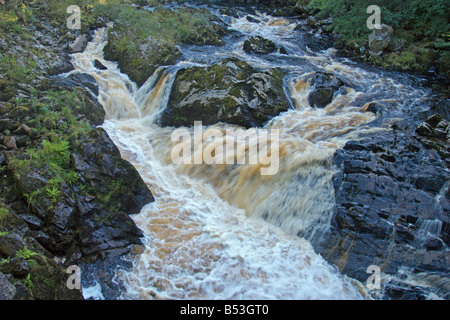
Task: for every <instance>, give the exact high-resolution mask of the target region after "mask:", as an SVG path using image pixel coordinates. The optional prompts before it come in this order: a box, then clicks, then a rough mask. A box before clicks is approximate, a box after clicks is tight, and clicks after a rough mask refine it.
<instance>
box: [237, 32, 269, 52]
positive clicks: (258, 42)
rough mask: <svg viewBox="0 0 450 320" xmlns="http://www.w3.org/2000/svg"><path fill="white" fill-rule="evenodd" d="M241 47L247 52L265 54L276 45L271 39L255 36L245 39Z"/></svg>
mask: <svg viewBox="0 0 450 320" xmlns="http://www.w3.org/2000/svg"><path fill="white" fill-rule="evenodd" d="M243 49H244V51H245V52H247V53H255V54H267V53H271V52H274V51H275V50H276V45H275V43H274V42H273V41H270V40H268V39H264V38H263V37H260V36H256V37H251V38H250V39H248V40H245V41H244V47H243Z"/></svg>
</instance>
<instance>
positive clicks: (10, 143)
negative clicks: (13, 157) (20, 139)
mask: <svg viewBox="0 0 450 320" xmlns="http://www.w3.org/2000/svg"><path fill="white" fill-rule="evenodd" d="M3 144H4V145H5V146H6V147H7V148H8V149H10V150H12V149H17V144H16V139H15V138H14V137H12V136H7V137H4V138H3Z"/></svg>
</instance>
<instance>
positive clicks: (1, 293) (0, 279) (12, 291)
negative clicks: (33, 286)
mask: <svg viewBox="0 0 450 320" xmlns="http://www.w3.org/2000/svg"><path fill="white" fill-rule="evenodd" d="M15 295H16V288H15V287H14V286H13V285H12V284H11V282H9V281H8V278H6V277H5V275H4V274H3V273H2V272H0V300H12V299H13V298H14V297H15Z"/></svg>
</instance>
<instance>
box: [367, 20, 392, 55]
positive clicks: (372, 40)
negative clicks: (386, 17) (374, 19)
mask: <svg viewBox="0 0 450 320" xmlns="http://www.w3.org/2000/svg"><path fill="white" fill-rule="evenodd" d="M393 35H394V29H393V28H392V27H391V26H388V25H385V24H382V25H381V26H380V28H379V29H373V31H372V33H371V34H370V35H369V48H370V50H372V52H375V53H379V52H382V51H383V50H385V49H386V48H387V47H389V45H390V44H391V42H392V37H393Z"/></svg>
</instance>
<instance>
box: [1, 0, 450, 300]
mask: <svg viewBox="0 0 450 320" xmlns="http://www.w3.org/2000/svg"><path fill="white" fill-rule="evenodd" d="M301 2H302V1H300V2H299V4H296V5H293V6H291V7H289V6H286V7H285V8H283V9H273V8H270V7H265V8H264V9H265V10H267V12H268V13H270V14H272V15H275V16H280V17H285V18H288V19H293V20H295V21H297V22H298V25H297V28H296V30H297V31H299V30H300V31H303V32H304V34H305V37H304V38H303V39H305V40H306V42H307V43H305V45H307V46H308V47H309V48H311V49H312V50H316V51H320V50H326V49H329V48H332V47H333V46H336V47H337V49H338V55H344V56H350V57H352V58H354V59H355V60H359V61H364V62H366V63H370V64H372V65H376V66H383V67H392V68H396V65H395V64H390V65H387V64H383V63H381V64H380V63H379V62H380V61H382V62H383V61H384V62H385V61H391V60H392V59H383V57H387V55H391V54H400V55H402V54H403V53H402V52H404V51H401V50H403V49H398V48H397V49H398V50H400V51H397V50H394V49H392V46H391V49H392V50H394V51H393V52H391V51H389V50H391V49H389V48H390V46H389V44H388V46H385V45H384V44H381V47H383V49H382V50H386V52H384V53H382V54H378V55H372V54H370V53H367V55H366V53H365V52H366V51H365V50H361V47H359V46H358V47H355V48H356V49H355V48H353V49H352V46H351V45H350V44H349V43H344V42H342V41H340V39H339V36H338V35H336V34H332V32H331V31H329V28H328V26H330V25H331V24H332V19H331V18H324V19H316V18H314V17H313V15H312V14H311V11H310V10H311V9H309V8H307V7H306V3H303V4H302V3H301ZM139 3H140V4H141V5H142V4H144V5H145V4H146V3H142V2H141V1H139ZM113 5H114V4H111V5H105V6H102V5H96V6H90V5H88V4H86V5H85V6H83V7H82V8H81V9H82V11H83V12H84V13H85V14H86V16H85V19H84V21H85V23H84V24H83V27H82V29H80V30H69V29H67V28H66V27H65V23H66V20H65V17H67V15H66V13H65V9H66V8H67V6H66V3H62V4H58V2H56V1H48V2H46V3H33V4H30V6H29V7H26V9H25V11H24V12H25V13H26V14H25V17H26V18H25V19H23V20H18V19H17V17H16V16H15V13H14V12H13V10H11V9H8V8H2V9H1V11H0V12H1V14H2V16H1V18H2V19H1V24H0V31H1V33H2V37H1V39H0V49H1V52H2V57H1V59H0V74H1V76H2V80H1V81H0V90H1V92H0V101H1V102H0V114H1V120H0V174H1V175H2V180H1V182H0V188H1V189H0V298H3V299H82V298H83V297H82V295H81V293H80V292H79V291H77V290H69V289H68V288H67V286H66V281H67V277H68V274H67V273H66V268H67V267H69V266H71V265H80V266H82V267H83V270H85V271H86V273H87V274H88V278H89V279H88V280H89V281H92V282H93V283H95V282H100V285H101V286H102V292H103V294H104V295H105V297H106V298H117V297H118V294H120V288H119V287H118V285H117V284H115V283H114V281H112V280H113V278H112V277H113V276H112V275H113V274H114V270H115V268H116V267H117V265H118V264H122V265H124V266H126V262H123V260H121V258H122V257H124V255H126V254H128V253H133V252H140V251H141V248H140V244H141V237H142V233H141V231H140V230H139V229H138V228H137V227H136V225H135V224H134V222H133V220H132V219H131V218H130V216H129V215H130V214H134V213H138V212H139V211H140V209H141V208H142V207H143V206H144V205H145V204H147V203H149V202H151V201H153V200H154V198H153V196H152V194H151V192H150V190H149V189H148V187H147V186H146V185H145V183H144V182H143V180H142V179H141V178H140V176H139V174H138V173H137V172H136V170H135V169H134V168H133V167H132V166H131V165H130V164H129V163H128V162H126V161H125V160H123V159H122V158H121V155H120V152H119V151H118V149H117V148H116V146H115V145H114V143H113V142H112V141H111V139H110V138H109V137H108V134H107V133H106V132H105V131H104V130H103V129H102V128H98V127H97V126H99V125H101V124H102V123H103V120H104V116H105V113H104V110H103V109H102V107H101V106H100V105H99V104H98V102H97V101H96V98H95V96H96V94H97V93H98V88H97V85H96V82H95V79H93V77H92V76H89V75H87V74H80V73H72V74H70V75H69V76H66V75H61V74H64V73H68V72H73V71H74V68H73V66H72V64H71V62H70V53H73V52H79V51H82V50H83V49H84V47H85V46H86V43H87V41H88V40H89V39H90V32H91V31H92V30H94V29H96V28H98V27H100V26H106V24H107V23H108V22H110V21H115V24H114V26H113V27H112V28H111V29H110V30H109V40H110V41H109V43H108V45H107V46H106V48H105V54H106V58H107V59H109V60H112V61H117V62H118V64H119V67H120V69H121V71H122V72H124V73H126V74H127V75H128V76H129V77H130V79H131V80H133V81H135V82H136V83H137V84H138V85H142V84H143V83H145V81H146V79H147V78H148V77H149V76H150V75H152V74H153V72H154V71H155V70H156V69H157V68H158V67H161V66H167V65H172V64H175V63H176V61H177V60H178V59H180V57H181V56H182V53H181V51H180V45H211V46H223V45H224V41H223V37H224V36H227V35H229V34H230V33H229V31H228V30H227V26H226V24H225V23H224V22H223V21H221V20H220V19H217V18H216V17H215V16H214V15H212V14H210V13H209V12H208V11H207V10H206V9H199V8H184V7H179V8H178V7H176V8H175V9H174V10H168V9H166V8H162V7H157V8H153V7H152V10H153V11H151V10H150V9H149V8H147V7H146V8H145V9H143V10H136V9H135V8H134V7H130V6H125V5H123V4H120V6H119V4H118V3H117V4H115V5H116V7H114V6H113ZM141 9H142V7H141ZM219 11H220V12H223V13H225V14H226V15H227V16H236V15H237V17H239V14H238V12H237V11H235V10H234V9H233V8H229V7H222V8H220V9H219ZM58 14H60V15H58ZM163 18H164V19H163ZM248 19H251V17H248ZM142 21H146V22H149V21H150V22H152V23H153V22H154V23H153V24H152V23H145V24H143V23H142ZM180 21H182V23H179V22H180ZM156 29H157V30H158V32H154V30H156ZM387 33H388V34H389V32H387ZM247 41H248V42H246V44H245V42H244V48H243V50H244V51H245V52H247V53H250V54H255V55H260V54H262V55H264V54H269V53H273V52H276V51H277V50H279V53H280V54H284V53H286V51H285V49H284V48H281V47H280V48H277V47H276V45H275V44H274V43H273V42H271V41H267V40H266V39H264V38H262V37H261V38H256V37H255V38H249V39H248V40H247ZM368 41H369V40H368ZM393 44H395V43H393ZM354 49H355V50H354ZM283 50H284V51H283ZM367 52H368V51H367ZM405 54H406V53H405ZM414 59H415V60H414V61H416V62H417V63H419V64H420V61H419V60H420V59H416V58H414ZM377 61H378V62H377ZM424 63H425V65H426V67H425V66H419V67H417V66H416V65H410V66H409V67H408V65H406V66H407V67H406V68H403V69H402V70H403V71H411V72H418V71H425V74H427V75H430V72H429V70H430V65H429V63H430V61H428V60H427V61H424ZM436 63H437V60H433V61H432V63H431V65H436ZM400 64H401V63H400ZM95 66H96V68H98V69H103V68H104V66H102V65H101V63H100V62H98V61H97V63H96V64H95ZM434 70H437V69H436V68H435V69H434ZM421 74H422V75H423V74H424V73H423V72H422V73H421ZM431 74H433V75H434V76H436V77H435V79H441V78H442V79H446V78H445V72H441V73H440V74H439V75H436V74H435V71H433V72H431ZM284 76H285V75H284V73H283V72H282V71H281V70H279V69H277V68H274V69H271V70H269V71H268V70H264V71H262V70H258V69H257V68H254V67H253V66H251V65H250V64H249V63H247V62H245V61H241V60H240V59H238V58H227V59H223V60H221V61H216V62H214V63H211V64H210V65H208V66H190V67H187V68H184V69H182V70H179V71H178V73H177V76H176V79H175V80H174V83H173V87H172V91H171V95H170V98H169V104H168V107H167V108H166V109H165V110H164V112H163V114H162V117H161V119H160V124H162V125H164V126H183V125H192V124H193V122H194V121H198V120H202V121H203V124H205V125H206V124H214V123H217V122H227V123H231V124H236V125H241V126H243V127H261V126H263V125H264V124H265V123H267V121H269V120H270V119H272V118H274V117H276V116H277V115H279V114H280V113H282V112H285V111H287V110H288V109H289V108H290V103H289V101H288V99H285V94H284V91H283V78H284ZM310 77H311V79H310V80H311V82H310V84H311V88H312V90H311V92H310V94H309V96H308V101H309V104H310V105H311V106H314V107H316V108H324V107H326V106H327V105H328V104H329V103H330V102H332V101H333V100H334V99H335V98H336V96H337V95H339V94H340V93H342V92H341V90H342V88H344V87H349V88H351V87H352V85H351V84H348V83H346V80H345V79H343V78H341V77H337V76H335V75H334V74H332V73H331V72H322V71H317V72H314V73H313V74H312V75H311V76H310ZM445 81H447V80H445ZM445 81H444V82H443V85H440V86H439V88H440V90H441V93H440V94H439V95H434V96H433V97H432V98H430V99H429V100H427V101H426V105H427V109H428V110H427V111H425V112H417V111H415V110H407V112H406V113H405V114H404V116H405V119H403V120H402V121H394V120H393V119H391V118H390V117H392V115H391V114H389V112H387V110H389V109H390V108H389V106H388V105H385V104H386V103H388V102H373V103H370V104H367V105H365V106H364V107H365V108H366V109H367V111H371V112H373V113H375V114H377V115H378V119H377V120H376V121H378V122H377V123H381V122H382V121H385V120H386V122H385V123H387V124H388V125H387V129H388V130H387V131H386V132H384V133H382V134H379V135H377V136H370V137H367V138H366V139H364V140H361V141H350V142H348V143H347V145H346V146H345V147H344V148H343V149H341V150H338V151H337V152H336V154H335V155H334V159H333V163H334V166H335V168H336V170H337V173H336V174H335V176H334V190H335V198H336V206H335V209H334V212H333V216H332V219H331V226H330V228H329V229H328V230H327V232H326V233H324V234H323V236H322V237H321V238H320V239H313V241H312V244H313V246H314V248H315V250H316V251H317V252H318V253H320V254H321V255H322V256H323V257H325V259H327V260H328V261H329V262H330V263H332V264H335V265H336V266H337V267H338V268H339V269H340V271H341V272H342V273H344V274H347V275H349V276H351V277H354V278H356V279H359V280H360V281H365V280H366V279H367V277H368V274H367V273H366V270H367V266H368V265H378V266H379V267H380V268H381V270H382V272H383V274H385V275H387V276H389V277H391V278H388V280H387V281H385V282H384V283H383V292H382V294H381V298H385V299H424V298H428V297H429V296H430V294H431V295H432V294H434V295H437V296H439V297H444V298H445V299H448V298H449V295H448V292H450V289H449V287H448V283H449V282H448V279H449V277H450V275H449V274H448V270H447V269H448V268H447V266H448V264H449V260H448V259H449V255H448V246H449V239H450V237H449V232H450V221H449V210H450V205H449V199H450V193H449V180H450V175H449V171H448V169H449V158H448V155H449V149H448V143H449V132H450V129H449V124H448V121H450V119H449V112H448V110H449V102H448V92H447V93H445V88H446V83H447V82H445ZM442 91H444V94H442ZM383 103H384V104H383ZM360 107H363V106H360ZM391 120H392V121H391ZM299 236H304V237H306V238H307V237H308V235H303V234H300V235H299ZM405 270H406V271H407V272H406V273H405V274H407V275H405V277H401V276H399V274H401V272H403V271H405ZM410 277H412V279H411V278H410ZM418 279H419V280H420V281H419V280H418Z"/></svg>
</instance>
